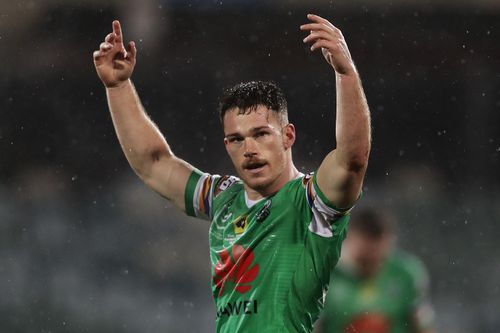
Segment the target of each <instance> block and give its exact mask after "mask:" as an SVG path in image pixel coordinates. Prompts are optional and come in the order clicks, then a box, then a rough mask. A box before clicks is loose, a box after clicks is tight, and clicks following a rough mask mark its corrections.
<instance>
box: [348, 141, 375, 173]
mask: <svg viewBox="0 0 500 333" xmlns="http://www.w3.org/2000/svg"><path fill="white" fill-rule="evenodd" d="M369 156H370V146H369V145H367V146H366V147H363V148H360V149H356V150H354V151H352V152H351V153H350V154H349V155H348V158H347V159H346V169H347V170H349V171H351V172H356V173H358V172H364V171H365V170H366V168H367V167H368V159H369Z"/></svg>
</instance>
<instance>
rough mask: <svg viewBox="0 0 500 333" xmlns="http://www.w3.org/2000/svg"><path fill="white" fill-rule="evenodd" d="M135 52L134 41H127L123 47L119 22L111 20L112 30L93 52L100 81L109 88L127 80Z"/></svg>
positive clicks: (134, 58)
mask: <svg viewBox="0 0 500 333" xmlns="http://www.w3.org/2000/svg"><path fill="white" fill-rule="evenodd" d="M136 53H137V49H136V47H135V43H134V42H129V43H128V45H127V49H125V47H124V45H123V37H122V29H121V27H120V22H118V21H113V32H111V33H109V34H108V35H107V36H106V38H105V39H104V42H102V43H101V45H100V47H99V50H97V51H94V54H93V56H94V65H95V68H96V70H97V75H99V78H100V79H101V81H102V83H104V85H105V86H106V87H108V88H111V87H116V86H119V85H120V84H121V83H123V82H125V81H127V80H128V79H129V78H130V76H131V75H132V72H133V71H134V66H135V61H136Z"/></svg>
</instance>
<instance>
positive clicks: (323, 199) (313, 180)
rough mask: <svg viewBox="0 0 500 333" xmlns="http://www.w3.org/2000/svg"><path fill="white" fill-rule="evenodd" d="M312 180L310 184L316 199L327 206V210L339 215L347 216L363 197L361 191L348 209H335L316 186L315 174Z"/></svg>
mask: <svg viewBox="0 0 500 333" xmlns="http://www.w3.org/2000/svg"><path fill="white" fill-rule="evenodd" d="M312 178H313V179H312V182H313V186H314V191H315V192H316V194H317V195H318V197H319V198H320V199H321V201H322V202H323V203H324V204H325V205H326V206H328V207H329V208H331V209H333V210H335V211H337V212H339V213H341V214H347V213H349V211H350V210H351V209H352V208H353V207H354V205H355V204H356V203H357V202H358V201H359V199H361V197H362V196H363V192H362V191H361V193H360V194H359V197H358V198H357V199H356V201H354V202H353V203H352V204H351V205H350V206H348V207H337V206H335V205H334V204H333V203H331V202H330V200H328V198H327V197H326V195H325V194H324V193H323V192H322V191H321V189H320V188H319V185H318V183H317V181H316V172H315V173H314V174H313V177H312Z"/></svg>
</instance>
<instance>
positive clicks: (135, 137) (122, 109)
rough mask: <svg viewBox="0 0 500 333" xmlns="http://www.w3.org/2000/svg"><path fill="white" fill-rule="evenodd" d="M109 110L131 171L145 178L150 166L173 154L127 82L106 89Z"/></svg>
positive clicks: (131, 85)
mask: <svg viewBox="0 0 500 333" xmlns="http://www.w3.org/2000/svg"><path fill="white" fill-rule="evenodd" d="M106 94H107V97H108V105H109V110H110V112H111V118H112V119H113V125H114V127H115V130H116V134H117V136H118V140H119V141H120V145H121V147H122V149H123V152H124V153H125V156H126V157H127V160H128V162H129V163H130V165H131V166H132V168H133V169H134V171H135V172H136V173H137V174H138V175H139V176H140V177H141V178H143V179H144V178H147V177H148V176H149V174H150V173H151V167H152V165H153V164H154V163H155V162H156V161H158V160H159V159H160V158H162V157H171V156H173V155H172V152H171V150H170V147H169V146H168V144H167V142H166V141H165V139H164V137H163V135H162V134H161V133H160V131H159V130H158V128H157V127H156V125H155V124H154V123H153V122H152V121H151V119H150V118H149V117H148V115H147V114H146V112H145V111H144V108H143V107H142V104H141V101H140V99H139V96H138V94H137V92H136V90H135V88H134V86H133V84H132V82H131V81H130V80H127V81H125V82H124V83H123V84H122V85H119V86H117V87H113V88H107V89H106Z"/></svg>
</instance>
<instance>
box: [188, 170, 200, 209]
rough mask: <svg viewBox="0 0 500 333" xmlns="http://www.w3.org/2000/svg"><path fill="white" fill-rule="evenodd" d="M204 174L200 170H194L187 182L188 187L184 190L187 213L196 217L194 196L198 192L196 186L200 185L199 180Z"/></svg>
mask: <svg viewBox="0 0 500 333" xmlns="http://www.w3.org/2000/svg"><path fill="white" fill-rule="evenodd" d="M201 176H202V174H201V172H200V171H198V170H193V171H192V172H191V175H190V176H189V179H188V181H187V183H186V189H185V191H184V204H185V208H186V214H187V215H189V216H193V217H196V212H195V208H194V202H193V200H194V196H195V192H196V186H197V185H198V181H199V180H200V178H201Z"/></svg>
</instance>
